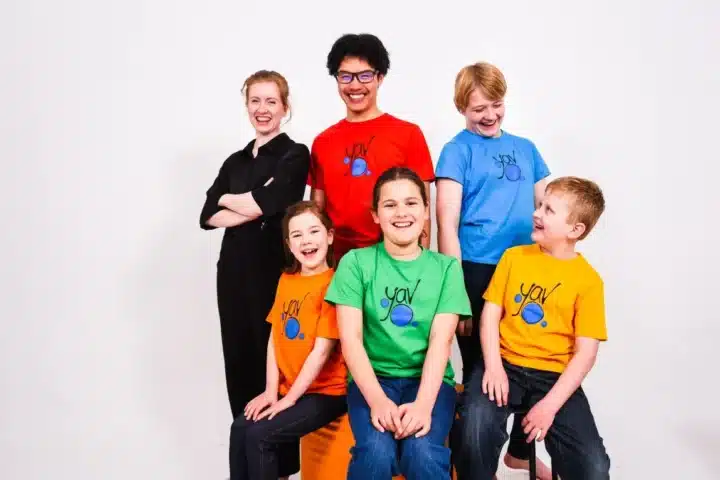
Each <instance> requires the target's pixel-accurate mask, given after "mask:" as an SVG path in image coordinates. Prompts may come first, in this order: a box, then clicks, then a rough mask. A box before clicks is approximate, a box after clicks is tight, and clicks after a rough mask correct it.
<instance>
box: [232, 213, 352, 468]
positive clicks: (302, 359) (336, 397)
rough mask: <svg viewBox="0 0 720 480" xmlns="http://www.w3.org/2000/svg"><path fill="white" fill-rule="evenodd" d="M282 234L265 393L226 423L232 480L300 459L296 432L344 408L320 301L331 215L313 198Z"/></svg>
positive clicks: (337, 358)
mask: <svg viewBox="0 0 720 480" xmlns="http://www.w3.org/2000/svg"><path fill="white" fill-rule="evenodd" d="M283 236H284V238H285V242H286V250H287V251H288V252H289V254H290V255H289V257H290V258H292V265H291V266H290V268H289V269H288V270H287V271H286V272H285V273H283V274H282V276H281V277H280V283H279V284H278V289H277V293H276V295H275V302H274V304H273V307H272V310H271V311H270V314H269V315H268V318H267V321H268V322H269V323H270V324H271V325H272V333H271V335H270V341H269V342H268V348H267V379H266V386H265V391H264V392H263V393H261V394H260V395H258V396H257V397H255V398H254V399H253V400H252V401H250V402H249V403H248V404H247V405H246V406H245V411H244V413H243V414H242V415H239V416H238V417H237V418H236V419H235V421H234V422H233V424H232V428H231V432H230V479H231V480H245V479H253V480H265V479H267V480H276V479H277V478H278V458H282V459H283V460H287V459H289V458H290V459H292V458H293V457H294V458H295V459H297V458H299V450H300V445H299V441H300V437H302V436H304V435H306V434H308V433H311V432H313V431H315V430H317V429H318V428H321V427H323V426H325V425H327V424H328V423H330V422H332V421H333V420H335V419H336V418H338V417H340V416H342V415H344V414H345V413H346V412H347V401H346V392H347V391H346V385H347V370H346V367H345V363H344V360H343V357H342V354H341V352H340V344H339V343H338V338H339V334H338V327H337V321H336V319H335V307H334V306H332V305H331V304H329V303H327V302H325V300H324V299H325V293H326V291H327V288H328V285H329V284H330V280H331V279H332V277H333V274H334V269H333V266H334V264H333V253H332V243H333V230H332V226H331V223H330V220H329V219H328V217H327V216H326V215H325V214H324V213H322V212H321V211H320V210H319V209H318V208H317V206H316V205H315V204H314V203H312V202H298V203H296V204H295V205H293V206H291V207H290V208H289V209H288V212H287V214H286V216H285V218H284V220H283ZM251 347H252V346H248V348H251ZM247 368H252V365H248V366H247ZM296 464H297V465H298V470H299V461H296Z"/></svg>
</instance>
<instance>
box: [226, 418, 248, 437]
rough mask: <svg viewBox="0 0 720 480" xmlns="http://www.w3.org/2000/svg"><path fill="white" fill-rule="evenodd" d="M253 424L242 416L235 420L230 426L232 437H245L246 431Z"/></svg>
mask: <svg viewBox="0 0 720 480" xmlns="http://www.w3.org/2000/svg"><path fill="white" fill-rule="evenodd" d="M251 424H252V422H251V421H249V420H246V419H245V417H244V416H242V415H240V416H238V417H237V418H236V419H235V420H233V423H232V425H231V426H230V435H231V436H236V435H245V431H246V430H247V427H248V425H251Z"/></svg>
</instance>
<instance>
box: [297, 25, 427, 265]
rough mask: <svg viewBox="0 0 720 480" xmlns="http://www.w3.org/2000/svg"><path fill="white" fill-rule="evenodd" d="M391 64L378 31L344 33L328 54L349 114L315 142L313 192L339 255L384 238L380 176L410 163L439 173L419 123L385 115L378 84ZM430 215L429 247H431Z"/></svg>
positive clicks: (424, 240) (420, 170)
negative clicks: (376, 217) (378, 204)
mask: <svg viewBox="0 0 720 480" xmlns="http://www.w3.org/2000/svg"><path fill="white" fill-rule="evenodd" d="M389 67H390V58H389V56H388V52H387V50H386V49H385V47H384V46H383V44H382V42H381V41H380V40H379V39H378V38H377V37H376V36H374V35H370V34H360V35H356V34H348V35H343V36H342V37H340V38H339V39H338V40H337V41H336V42H335V44H334V45H333V47H332V49H331V50H330V53H329V54H328V57H327V69H328V71H329V73H330V75H332V76H334V77H335V79H336V80H337V84H338V93H339V94H340V98H341V99H342V100H343V102H345V106H346V107H347V114H346V116H345V118H344V119H343V120H340V121H339V122H338V123H336V124H334V125H332V126H330V127H329V128H327V129H326V130H324V131H323V132H322V133H320V134H319V135H318V136H317V137H316V138H315V140H314V141H313V144H312V149H311V162H310V173H309V176H308V185H310V187H311V193H310V198H311V199H312V200H313V201H314V202H315V203H317V204H318V205H319V206H320V207H321V208H323V209H325V211H326V212H327V214H328V216H329V217H330V219H331V220H332V222H333V225H334V227H335V243H334V250H335V257H336V259H340V258H341V257H342V256H343V255H344V254H345V253H347V251H348V250H350V249H353V248H361V247H366V246H368V245H372V244H374V243H376V242H378V241H379V239H380V228H379V227H378V225H377V224H375V222H373V219H372V215H371V213H370V207H371V203H372V190H373V187H374V185H375V180H376V179H377V178H378V176H380V174H382V173H383V172H384V171H385V170H387V169H388V168H390V167H395V166H405V167H408V168H411V169H412V170H414V171H415V172H416V173H417V174H418V175H419V176H420V178H422V179H423V180H424V181H425V188H426V190H427V192H428V198H430V183H432V182H433V180H434V179H435V175H434V168H433V164H432V159H431V157H430V150H429V148H428V146H427V142H426V141H425V136H424V135H423V133H422V131H421V130H420V128H419V127H418V126H417V125H415V124H414V123H410V122H408V121H405V120H401V119H399V118H396V117H394V116H392V115H390V114H387V113H383V112H381V111H380V109H379V108H378V106H377V90H378V87H379V86H380V85H381V84H382V81H383V79H384V78H385V75H386V74H387V71H388V69H389ZM430 234H431V230H430V221H429V220H428V221H427V222H426V223H425V227H424V235H423V238H422V245H423V246H424V247H425V248H429V247H430Z"/></svg>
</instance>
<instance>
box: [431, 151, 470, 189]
mask: <svg viewBox="0 0 720 480" xmlns="http://www.w3.org/2000/svg"><path fill="white" fill-rule="evenodd" d="M467 161H468V155H467V152H466V151H465V150H464V149H463V148H462V147H461V146H460V145H458V144H457V143H455V142H448V143H446V144H445V146H444V147H443V149H442V150H441V151H440V158H438V163H437V168H436V169H435V177H436V178H449V179H450V180H455V181H456V182H458V183H459V184H461V185H463V184H464V182H465V172H466V169H467Z"/></svg>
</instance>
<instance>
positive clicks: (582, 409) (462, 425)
mask: <svg viewBox="0 0 720 480" xmlns="http://www.w3.org/2000/svg"><path fill="white" fill-rule="evenodd" d="M503 367H504V368H505V373H507V377H508V381H509V384H510V385H509V386H510V389H509V393H508V405H507V406H503V407H498V406H497V403H495V402H491V401H490V398H489V397H488V396H487V395H486V394H484V393H483V392H482V377H483V375H484V373H485V366H484V365H483V364H482V363H479V364H478V365H477V367H476V368H475V369H474V371H473V373H472V376H471V377H470V381H469V382H468V384H467V385H466V388H465V391H464V392H463V395H462V397H463V398H462V402H461V404H462V405H461V406H460V408H459V410H458V413H459V415H458V421H457V423H456V425H455V428H454V429H453V437H454V438H453V446H454V445H458V448H457V449H456V450H455V451H454V452H453V453H454V458H453V460H454V462H455V470H456V472H457V476H458V479H459V480H491V479H492V478H493V476H494V475H495V472H496V471H497V467H498V460H499V457H500V450H501V449H502V447H503V444H504V443H505V442H506V441H507V439H508V433H507V420H508V416H509V415H510V413H511V412H512V411H517V410H529V409H530V408H532V407H533V406H534V405H535V404H536V403H537V402H538V401H540V399H542V398H543V397H544V396H545V395H547V393H548V392H549V391H550V389H551V388H552V387H553V385H555V382H557V379H558V378H559V377H560V375H559V374H558V373H554V372H546V371H542V370H536V369H533V368H527V367H519V366H517V365H512V364H510V363H508V362H505V361H503ZM545 445H546V447H547V451H548V453H549V454H550V458H551V460H552V463H553V467H554V469H555V470H556V471H557V473H558V475H559V476H560V478H564V479H570V480H574V479H582V480H607V479H609V478H610V473H609V471H610V458H609V457H608V455H607V452H606V451H605V446H604V445H603V440H602V438H601V437H600V434H599V433H598V430H597V426H596V425H595V419H594V418H593V415H592V412H591V411H590V404H589V403H588V400H587V397H585V393H584V392H583V390H582V387H581V388H578V389H577V390H576V391H575V392H574V393H573V394H572V395H571V396H570V398H569V399H568V401H567V402H565V404H564V405H563V406H562V407H561V408H560V410H559V411H558V412H557V414H556V415H555V419H554V421H553V423H552V425H551V426H550V429H549V430H548V432H547V436H546V437H545Z"/></svg>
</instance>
